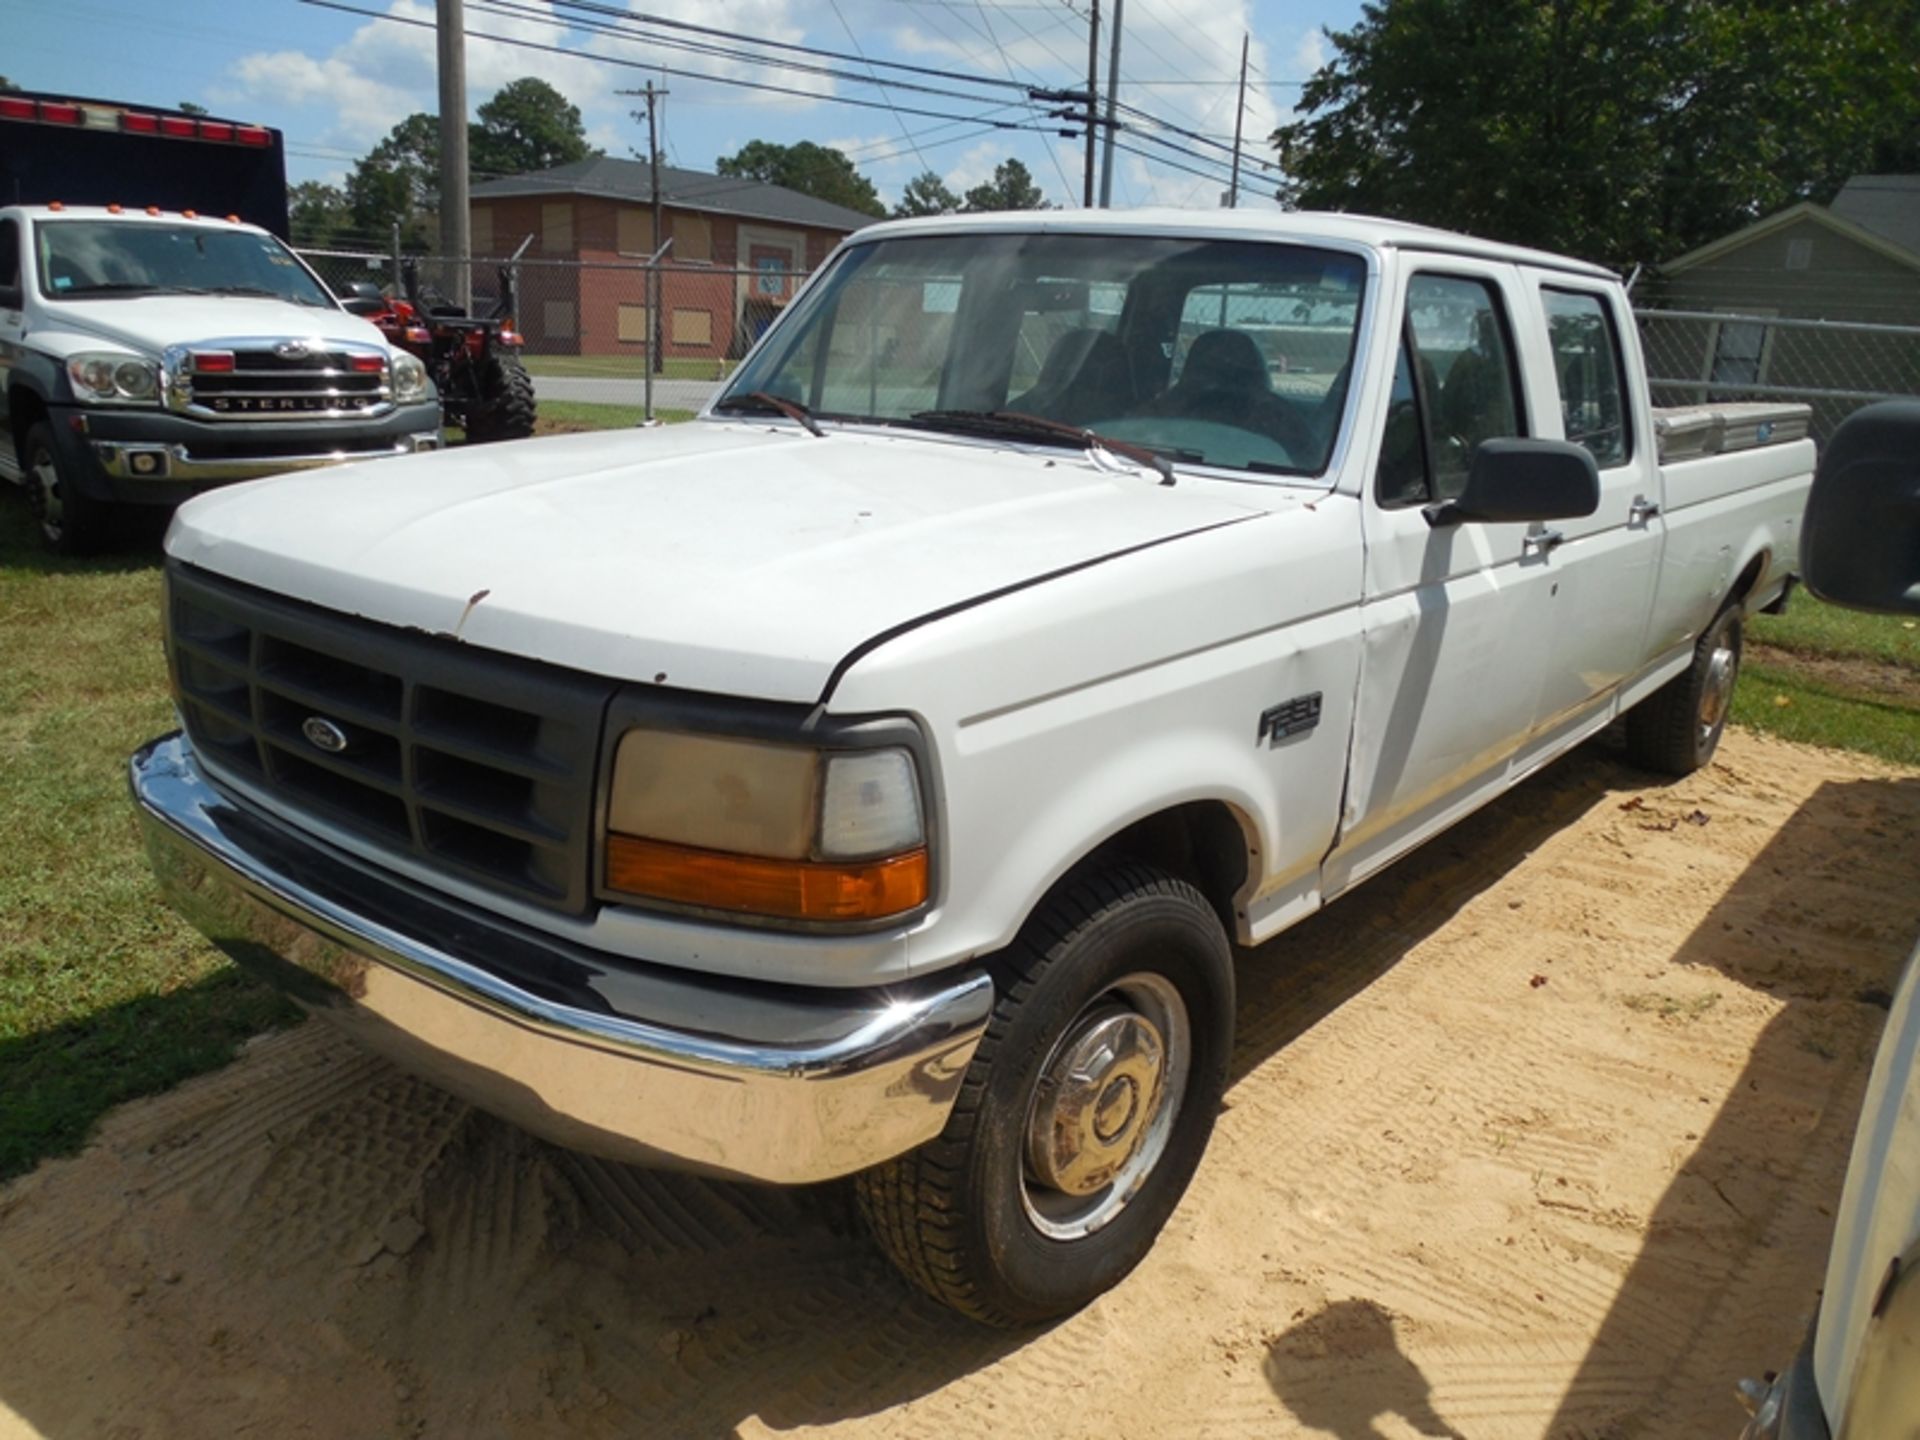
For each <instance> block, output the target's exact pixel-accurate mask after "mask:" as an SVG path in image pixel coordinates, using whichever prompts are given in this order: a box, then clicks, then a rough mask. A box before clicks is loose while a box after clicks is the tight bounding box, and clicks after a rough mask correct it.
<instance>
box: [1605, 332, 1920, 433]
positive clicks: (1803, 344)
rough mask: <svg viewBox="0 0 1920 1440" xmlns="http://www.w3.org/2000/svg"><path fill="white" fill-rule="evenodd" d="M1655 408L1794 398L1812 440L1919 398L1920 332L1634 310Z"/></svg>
mask: <svg viewBox="0 0 1920 1440" xmlns="http://www.w3.org/2000/svg"><path fill="white" fill-rule="evenodd" d="M1636 313H1637V317H1638V319H1639V322H1640V343H1641V348H1642V349H1643V350H1644V351H1645V352H1646V360H1647V375H1648V379H1649V381H1650V382H1651V384H1652V387H1653V402H1654V404H1656V405H1699V404H1704V403H1707V402H1709V401H1716V400H1728V401H1731V400H1797V401H1801V402H1802V403H1804V404H1807V405H1810V406H1812V407H1813V436H1814V438H1815V439H1816V440H1825V439H1826V438H1827V437H1828V436H1829V435H1831V434H1832V433H1833V431H1834V429H1835V428H1836V427H1837V426H1838V425H1839V424H1840V422H1841V421H1842V420H1844V419H1846V418H1847V416H1848V415H1850V414H1852V413H1853V412H1854V411H1855V410H1857V409H1859V408H1860V407H1861V406H1862V405H1866V404H1869V403H1871V402H1872V401H1875V400H1893V399H1903V398H1912V397H1913V396H1916V395H1920V327H1916V326H1907V325H1874V324H1866V323H1863V322H1857V321H1850V320H1801V319H1794V318H1790V317H1786V316H1779V315H1768V314H1765V313H1754V312H1749V313H1745V314H1723V313H1719V312H1713V311H1704V310H1653V309H1648V310H1640V311H1638V312H1636Z"/></svg>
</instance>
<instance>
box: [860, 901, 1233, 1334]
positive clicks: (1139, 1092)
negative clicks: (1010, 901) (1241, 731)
mask: <svg viewBox="0 0 1920 1440" xmlns="http://www.w3.org/2000/svg"><path fill="white" fill-rule="evenodd" d="M996 978H997V980H998V982H999V984H998V989H999V999H998V1001H997V1002H996V1004H995V1006H994V1011H993V1016H992V1018H991V1020H990V1021H989V1022H988V1026H987V1033H986V1036H985V1038H984V1039H983V1040H982V1041H981V1043H980V1048H979V1050H978V1052H977V1053H976V1054H975V1056H974V1060H973V1064H972V1066H971V1068H970V1069H969V1070H968V1073H967V1077H966V1080H965V1082H964V1083H963V1084H962V1086H961V1091H960V1098H959V1099H958V1100H957V1101H956V1102H955V1105H954V1108H953V1113H952V1114H951V1115H950V1116H949V1117H948V1121H947V1126H946V1129H945V1130H944V1131H943V1132H942V1133H941V1135H940V1136H939V1138H937V1139H935V1140H933V1141H931V1142H930V1143H928V1144H926V1145H924V1146H922V1147H921V1148H920V1149H918V1150H915V1151H913V1152H911V1153H910V1154H907V1155H904V1156H902V1157H900V1158H899V1159H897V1160H893V1161H890V1162H888V1163H887V1164H885V1165H882V1166H879V1167H877V1168H875V1169H873V1170H869V1171H867V1172H866V1173H865V1174H863V1175H861V1176H860V1177H859V1178H858V1182H857V1191H858V1194H859V1199H860V1208H861V1210H862V1212H863V1213H864V1215H865V1217H866V1220H867V1223H868V1226H869V1228H870V1229H871V1230H872V1231H873V1234H874V1236H875V1238H876V1239H877V1240H878V1241H879V1243H880V1246H881V1248H882V1249H883V1250H884V1251H885V1252H886V1253H887V1255H888V1257H889V1258H890V1259H891V1260H892V1261H893V1262H894V1264H895V1265H897V1266H898V1267H899V1268H900V1270H901V1271H902V1272H904V1273H905V1274H906V1275H907V1277H908V1278H909V1279H911V1280H913V1281H914V1282H915V1283H916V1284H918V1285H919V1286H920V1287H921V1288H922V1289H924V1290H926V1291H927V1292H928V1293H929V1294H931V1295H932V1296H933V1297H934V1298H935V1299H937V1300H940V1301H942V1302H944V1303H945V1304H947V1305H949V1306H951V1307H952V1308H953V1309H955V1310H958V1311H960V1312H961V1313H962V1314H965V1315H968V1316H971V1317H973V1318H974V1319H977V1320H982V1321H985V1322H987V1323H989V1324H993V1325H1001V1326H1016V1325H1030V1324H1036V1323H1038V1322H1040V1321H1043V1320H1047V1319H1051V1318H1053V1317H1054V1316H1057V1315H1063V1314H1066V1313H1068V1312H1070V1311H1073V1310H1077V1309H1079V1308H1080V1307H1081V1306H1083V1305H1085V1304H1086V1303H1088V1302H1089V1301H1090V1300H1092V1299H1093V1298H1094V1297H1096V1296H1098V1295H1100V1294H1101V1293H1102V1292H1104V1291H1106V1290H1108V1289H1111V1288H1112V1287H1113V1286H1114V1285H1116V1284H1118V1283H1119V1282H1120V1281H1121V1280H1122V1279H1124V1278H1125V1277H1126V1275H1127V1273H1128V1272H1129V1271H1131V1270H1132V1269H1133V1267H1134V1266H1135V1265H1137V1264H1139V1263H1140V1261H1141V1259H1142V1258H1144V1257H1145V1255H1146V1253H1147V1251H1148V1249H1149V1248H1151V1246H1152V1244H1153V1241H1154V1238H1155V1237H1156V1236H1157V1235H1159V1233H1160V1230H1161V1227H1163V1226H1164V1225H1165V1224H1166V1222H1167V1217H1168V1216H1170V1215H1171V1214H1172V1213H1173V1208H1174V1206H1175V1205H1176V1204H1178V1203H1179V1200H1180V1197H1181V1195H1183V1194H1184V1193H1185V1192H1186V1188H1187V1184H1188V1182H1189V1181H1190V1180H1191V1179H1192V1178H1193V1172H1194V1169H1195V1167H1196V1166H1198V1164H1199V1163H1200V1156H1201V1155H1202V1153H1203V1152H1204V1151H1205V1150H1206V1147H1207V1140H1208V1138H1209V1137H1210V1136H1211V1135H1212V1133H1213V1121H1214V1116H1215V1114H1216V1113H1217V1111H1218V1110H1219V1107H1220V1096H1221V1092H1222V1091H1223V1090H1224V1089H1225V1087H1226V1073H1227V1056H1228V1050H1229V1048H1230V1046H1231V1044H1232V1039H1233V959H1232V952H1231V950H1230V948H1229V946H1228V944H1227V937H1226V932H1225V931H1224V930H1223V929H1222V928H1221V924H1220V921H1219V918H1218V917H1217V916H1216V915H1215V914H1214V912H1213V909H1212V907H1211V906H1209V905H1208V904H1207V902H1206V900H1205V899H1204V898H1203V897H1202V896H1201V895H1200V893H1199V892H1198V891H1197V890H1195V889H1194V888H1193V887H1192V886H1191V885H1189V884H1187V883H1186V882H1185V881H1182V880H1177V879H1174V878H1173V877H1171V876H1168V875H1165V874H1163V873H1161V872H1159V871H1157V870H1153V869H1150V868H1148V867H1145V866H1140V865H1126V866H1117V867H1113V868H1109V869H1103V870H1097V871H1091V872H1088V873H1087V874H1085V875H1083V876H1081V877H1079V878H1077V879H1074V880H1071V881H1069V882H1067V883H1066V884H1065V885H1063V886H1062V887H1061V888H1060V889H1059V890H1057V891H1056V892H1055V893H1054V895H1053V896H1052V897H1051V898H1049V899H1048V900H1047V901H1046V902H1045V903H1044V904H1043V905H1042V906H1041V908H1040V909H1039V911H1037V912H1036V913H1035V915H1034V916H1033V918H1032V919H1031V920H1030V921H1029V922H1028V924H1027V926H1026V928H1025V929H1024V930H1023V931H1022V932H1021V935H1020V937H1019V938H1018V939H1017V940H1016V941H1015V942H1014V943H1013V945H1012V946H1011V947H1009V948H1008V950H1007V951H1006V952H1005V953H1004V954H1003V955H1002V957H1001V959H1000V963H999V974H998V975H997V977H996Z"/></svg>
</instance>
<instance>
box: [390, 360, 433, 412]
mask: <svg viewBox="0 0 1920 1440" xmlns="http://www.w3.org/2000/svg"><path fill="white" fill-rule="evenodd" d="M393 398H394V399H395V400H398V401H400V402H401V403H402V404H406V403H408V402H411V401H414V400H424V399H426V398H427V367H426V366H424V365H422V364H421V363H420V359H419V357H418V356H416V355H409V354H407V352H406V351H404V350H401V351H398V352H396V353H395V355H394V357H393Z"/></svg>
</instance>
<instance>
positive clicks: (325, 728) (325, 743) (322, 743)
mask: <svg viewBox="0 0 1920 1440" xmlns="http://www.w3.org/2000/svg"><path fill="white" fill-rule="evenodd" d="M300 733H301V734H302V735H304V736H306V737H307V743H308V744H309V745H311V746H313V748H314V749H316V750H324V751H326V752H327V753H328V754H329V755H338V754H340V753H341V752H342V751H344V750H345V749H346V748H347V732H346V731H344V730H342V729H341V728H340V727H339V726H338V725H336V724H334V723H333V721H331V720H329V719H327V717H326V716H324V715H309V716H308V717H307V718H306V720H305V721H304V722H302V724H301V726H300Z"/></svg>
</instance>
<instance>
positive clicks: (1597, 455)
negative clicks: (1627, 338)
mask: <svg viewBox="0 0 1920 1440" xmlns="http://www.w3.org/2000/svg"><path fill="white" fill-rule="evenodd" d="M1540 298H1541V300H1542V302H1543V303H1544V304H1545V307H1546V312H1547V341H1548V343H1549V344H1550V345H1551V346H1552V348H1553V373H1554V379H1555V380H1556V382H1557V383H1558V384H1559V387H1560V415H1561V419H1562V420H1563V421H1564V423H1565V426H1566V433H1567V439H1569V440H1571V441H1572V442H1573V443H1574V444H1576V445H1584V446H1586V447H1587V449H1588V450H1590V451H1591V452H1592V453H1593V461H1594V464H1596V465H1598V466H1599V467H1600V468H1601V469H1603V470H1604V469H1606V468H1607V467H1608V466H1609V465H1621V464H1624V463H1626V460H1627V456H1628V446H1627V418H1626V406H1625V403H1624V399H1623V397H1624V395H1625V393H1626V386H1625V385H1624V384H1623V383H1622V382H1621V378H1620V345H1619V337H1618V335H1617V334H1616V332H1615V331H1614V328H1613V316H1612V315H1611V314H1610V313H1609V312H1608V310H1607V306H1606V302H1605V301H1603V300H1602V299H1601V298H1600V297H1599V296H1598V295H1584V294H1578V293H1576V292H1574V291H1571V290H1542V291H1541V292H1540Z"/></svg>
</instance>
